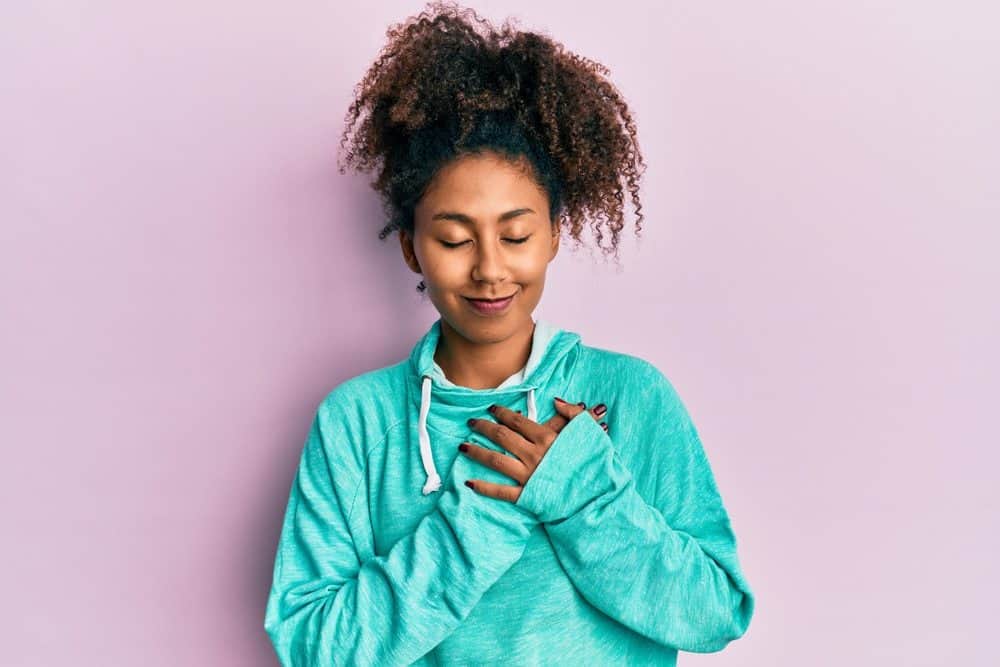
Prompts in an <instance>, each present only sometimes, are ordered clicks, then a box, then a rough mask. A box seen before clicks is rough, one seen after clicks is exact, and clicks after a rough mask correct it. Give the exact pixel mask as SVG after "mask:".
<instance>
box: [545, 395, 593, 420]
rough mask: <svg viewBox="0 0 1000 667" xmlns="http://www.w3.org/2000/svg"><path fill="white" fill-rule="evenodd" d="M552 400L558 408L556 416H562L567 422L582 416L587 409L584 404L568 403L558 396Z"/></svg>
mask: <svg viewBox="0 0 1000 667" xmlns="http://www.w3.org/2000/svg"><path fill="white" fill-rule="evenodd" d="M552 400H553V403H554V404H555V406H556V414H558V415H560V416H562V417H563V418H564V419H565V420H566V421H569V420H570V419H572V418H573V417H576V416H577V415H578V414H580V413H581V412H583V411H584V409H585V408H586V407H587V406H586V404H584V403H582V402H581V403H577V404H576V405H573V404H570V403H567V402H566V401H564V400H563V399H561V398H559V397H558V396H556V397H555V398H554V399H552Z"/></svg>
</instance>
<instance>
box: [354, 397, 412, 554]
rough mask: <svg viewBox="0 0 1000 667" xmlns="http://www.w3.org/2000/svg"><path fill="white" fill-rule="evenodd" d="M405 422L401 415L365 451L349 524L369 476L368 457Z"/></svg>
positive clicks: (355, 488)
mask: <svg viewBox="0 0 1000 667" xmlns="http://www.w3.org/2000/svg"><path fill="white" fill-rule="evenodd" d="M404 422H406V417H400V418H399V419H397V420H396V421H394V422H393V423H392V424H391V425H390V426H389V427H388V428H387V429H385V432H384V433H383V434H382V437H381V438H380V439H379V441H378V443H377V444H376V445H374V446H373V447H372V448H371V449H369V450H368V451H367V452H365V465H364V467H363V468H362V469H361V473H360V474H359V475H358V483H357V484H356V485H355V487H354V492H353V494H352V497H351V507H350V509H348V510H347V524H348V526H350V524H351V518H352V517H353V516H354V506H355V505H356V504H357V502H358V496H359V495H360V492H361V483H362V482H364V481H365V478H366V477H367V476H368V467H369V466H368V459H370V458H371V456H372V454H373V453H375V451H376V450H377V449H379V448H380V447H382V445H384V444H385V442H386V440H388V439H389V433H391V432H392V429H394V428H396V427H397V426H399V425H400V424H402V423H404ZM351 539H352V540H353V539H354V532H353V531H351ZM355 550H357V543H355Z"/></svg>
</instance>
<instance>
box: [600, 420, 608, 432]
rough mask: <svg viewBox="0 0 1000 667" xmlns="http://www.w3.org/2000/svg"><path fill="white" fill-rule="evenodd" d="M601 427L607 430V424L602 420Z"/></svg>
mask: <svg viewBox="0 0 1000 667" xmlns="http://www.w3.org/2000/svg"><path fill="white" fill-rule="evenodd" d="M601 428H603V429H604V430H605V431H607V430H608V425H607V424H606V423H604V422H601Z"/></svg>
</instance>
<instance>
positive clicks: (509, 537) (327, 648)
mask: <svg viewBox="0 0 1000 667" xmlns="http://www.w3.org/2000/svg"><path fill="white" fill-rule="evenodd" d="M324 415H325V416H324ZM349 432H350V430H349V429H346V428H345V427H344V424H343V423H341V422H340V421H339V420H337V419H336V418H334V417H332V416H331V415H329V414H327V413H324V412H323V409H322V406H321V409H320V411H319V412H318V413H317V416H316V418H315V419H314V421H313V423H312V426H311V428H310V431H309V435H308V437H307V439H306V442H305V445H304V448H303V451H302V455H301V459H300V462H299V466H298V469H297V471H296V474H295V478H294V481H293V483H292V486H291V491H290V494H289V499H288V504H287V508H286V510H285V514H284V520H283V525H282V530H281V535H280V538H279V542H278V548H277V553H276V556H275V563H274V573H273V581H272V585H271V590H270V593H269V596H268V600H267V606H266V611H265V622H264V626H265V630H266V632H267V634H268V635H269V637H270V639H271V642H272V644H273V646H274V650H275V652H276V653H277V656H278V658H279V660H280V661H281V664H282V665H284V666H285V667H290V666H296V667H305V666H307V665H308V666H310V667H313V666H317V667H318V666H320V665H335V664H352V665H354V664H364V665H384V664H409V663H412V662H414V661H416V660H418V659H419V658H420V657H421V656H423V655H424V654H425V653H427V652H428V651H430V650H432V649H433V648H434V647H435V646H437V645H438V644H439V643H440V642H441V641H443V640H444V639H445V638H447V637H448V635H449V634H451V633H452V632H453V631H454V630H455V629H456V628H457V627H458V626H459V624H460V623H461V622H462V621H463V620H464V619H465V618H466V617H467V616H468V614H469V613H470V612H471V610H472V609H473V607H474V606H475V605H476V603H477V601H478V600H479V599H480V598H481V597H482V595H483V593H485V592H486V590H487V589H488V588H489V587H490V586H491V585H493V583H494V582H495V581H496V580H497V579H499V578H500V576H501V575H502V574H503V573H504V572H506V570H507V569H509V568H510V566H512V565H513V564H514V563H515V562H516V561H517V560H518V559H519V558H520V557H521V554H522V552H523V551H524V547H525V545H526V543H527V539H528V537H529V535H530V533H531V530H532V529H533V528H534V527H536V526H537V525H538V521H537V519H536V518H535V517H534V515H532V514H531V513H529V512H526V511H524V510H522V509H520V508H517V507H515V506H514V505H513V504H512V503H496V502H495V501H492V503H490V504H487V503H485V502H483V501H484V500H487V499H484V498H481V497H478V496H476V494H475V493H474V492H473V491H472V490H471V489H467V488H466V487H465V486H464V485H462V484H458V485H456V484H455V482H456V479H458V477H457V476H462V477H461V479H466V478H467V477H469V476H470V474H471V471H470V470H469V469H468V467H469V465H470V463H467V462H464V461H463V459H464V457H457V459H456V463H455V465H454V466H453V468H452V471H451V474H450V475H448V476H447V477H445V479H443V480H442V488H441V491H439V492H438V493H440V497H439V498H438V501H437V503H436V504H435V506H434V509H433V510H432V511H430V512H429V513H428V514H427V515H425V516H424V517H423V518H422V519H421V520H420V522H419V523H418V524H417V526H416V529H415V530H414V531H413V532H412V533H411V534H409V535H407V536H405V537H403V538H401V539H399V540H398V541H397V542H396V543H395V544H394V545H393V546H392V547H391V549H389V551H388V553H386V554H385V555H381V556H374V557H370V558H365V559H363V558H362V557H361V556H360V555H359V554H360V553H361V552H360V551H359V549H358V548H357V547H356V545H357V544H359V543H360V544H364V543H367V544H371V543H372V536H371V520H370V517H369V516H368V513H367V501H366V498H365V497H364V496H365V490H366V488H367V487H366V482H365V476H364V474H363V472H362V471H360V470H354V471H350V468H351V467H356V465H357V464H353V465H348V464H345V461H349V460H351V459H352V458H355V457H354V455H352V454H350V453H349V452H352V451H356V450H353V449H352V448H351V445H350V443H349V442H348V441H347V440H349V436H348V435H347V433H349ZM358 451H360V450H358ZM356 458H358V459H359V460H363V458H364V457H363V455H362V456H360V457H356ZM349 472H353V475H350V474H348V473H349ZM497 474H498V475H499V473H497ZM416 493H420V491H419V488H417V491H416ZM501 505H506V507H502V506H501Z"/></svg>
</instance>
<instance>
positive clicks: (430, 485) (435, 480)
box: [423, 472, 441, 496]
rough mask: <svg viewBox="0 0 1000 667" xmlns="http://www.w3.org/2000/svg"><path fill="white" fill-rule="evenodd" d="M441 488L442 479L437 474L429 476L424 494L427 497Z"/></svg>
mask: <svg viewBox="0 0 1000 667" xmlns="http://www.w3.org/2000/svg"><path fill="white" fill-rule="evenodd" d="M440 488H441V477H440V476H439V475H438V474H437V473H436V472H434V473H431V474H430V475H428V476H427V483H426V484H424V488H423V492H424V495H425V496H426V495H427V494H429V493H433V492H435V491H437V490H438V489H440Z"/></svg>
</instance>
